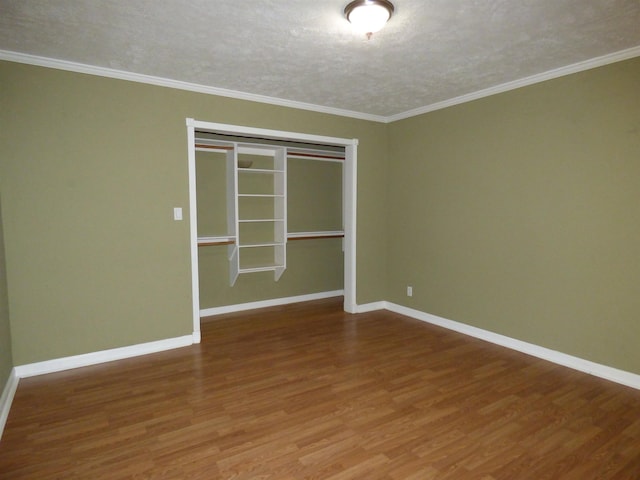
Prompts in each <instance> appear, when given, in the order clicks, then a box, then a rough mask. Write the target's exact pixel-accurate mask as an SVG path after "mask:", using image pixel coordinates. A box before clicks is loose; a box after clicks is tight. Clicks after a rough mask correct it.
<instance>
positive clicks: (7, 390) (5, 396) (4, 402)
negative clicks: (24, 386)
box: [0, 368, 19, 438]
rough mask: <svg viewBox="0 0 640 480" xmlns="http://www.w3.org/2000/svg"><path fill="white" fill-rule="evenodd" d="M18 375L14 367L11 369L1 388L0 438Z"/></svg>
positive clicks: (16, 385) (7, 416)
mask: <svg viewBox="0 0 640 480" xmlns="http://www.w3.org/2000/svg"><path fill="white" fill-rule="evenodd" d="M18 381H19V379H18V376H17V375H16V369H15V368H13V369H11V373H10V374H9V378H8V379H7V383H6V385H5V386H4V389H3V390H2V396H1V397H0V438H2V432H3V431H4V426H5V424H6V423H7V418H9V410H11V402H13V396H14V395H15V394H16V389H17V388H18Z"/></svg>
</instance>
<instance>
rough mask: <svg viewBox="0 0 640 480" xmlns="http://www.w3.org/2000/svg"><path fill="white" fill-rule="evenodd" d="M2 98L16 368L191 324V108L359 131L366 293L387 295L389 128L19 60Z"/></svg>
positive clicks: (321, 131)
mask: <svg viewBox="0 0 640 480" xmlns="http://www.w3.org/2000/svg"><path fill="white" fill-rule="evenodd" d="M0 105H1V106H2V108H0V121H1V124H2V126H3V128H2V129H1V130H2V131H0V162H1V163H0V189H1V190H2V192H3V214H4V234H5V248H6V260H7V272H8V278H9V282H10V285H11V291H10V295H9V307H10V311H11V333H12V347H13V357H14V361H15V364H16V365H22V364H27V363H31V362H37V361H43V360H48V359H53V358H60V357H65V356H69V355H75V354H81V353H87V352H92V351H98V350H104V349H109V348H115V347H121V346H126V345H132V344H137V343H142V342H148V341H153V340H159V339H164V338H171V337H176V336H181V335H186V334H190V333H191V331H192V326H191V292H190V278H191V276H190V275H191V274H190V260H189V224H188V221H182V222H176V221H173V219H172V212H173V207H176V206H182V207H183V208H184V213H185V218H188V209H187V206H188V180H187V160H186V152H187V144H186V140H187V138H186V125H185V118H186V117H193V118H196V119H198V120H205V121H212V122H219V123H229V124H236V125H246V126H251V127H259V128H269V129H274V130H285V131H295V132H304V133H312V134H316V135H327V136H335V137H344V138H358V139H359V140H360V146H359V150H358V154H359V164H358V178H359V183H358V196H359V198H358V201H359V206H358V235H359V237H358V258H357V268H358V276H359V283H358V289H357V301H358V302H359V303H367V302H371V301H376V300H380V299H382V298H384V289H385V281H384V278H385V273H386V272H385V266H384V261H380V259H381V258H384V252H385V249H386V236H385V235H384V234H381V233H380V228H379V225H380V221H381V219H384V218H386V208H387V202H386V198H385V196H384V194H383V193H381V192H384V191H385V181H386V149H387V138H386V126H385V125H382V124H377V123H373V122H368V121H363V120H356V119H351V118H343V117H337V116H332V115H328V114H321V113H315V112H308V111H303V110H296V109H290V108H285V107H277V106H273V105H266V104H259V103H253V102H247V101H241V100H235V99H230V98H224V97H215V96H211V95H204V94H198V93H193V92H186V91H180V90H174V89H169V88H162V87H155V86H150V85H144V84H137V83H133V82H126V81H120V80H114V79H108V78H101V77H95V76H90V75H83V74H77V73H71V72H64V71H57V70H53V69H46V68H40V67H34V66H28V65H21V64H16V63H11V62H0ZM301 248H303V249H304V248H307V249H308V248H313V245H311V244H309V245H308V246H306V247H301ZM321 248H325V249H332V248H334V246H331V245H328V246H324V247H321ZM292 250H293V249H292ZM296 255H297V254H296V253H295V251H292V253H291V256H290V262H293V260H294V258H295V256H296ZM225 268H227V267H225ZM289 274H291V277H293V276H294V271H293V270H291V271H288V272H287V273H285V275H289ZM225 275H226V270H225ZM322 275H324V276H326V277H331V275H333V272H322ZM283 279H284V276H283ZM323 281H324V280H323ZM329 281H330V280H327V282H329ZM260 285H261V284H250V285H245V289H249V290H247V291H248V296H249V297H251V298H252V297H253V296H255V295H254V294H255V291H256V290H258V289H259V288H261V286H260ZM251 289H253V290H254V291H253V293H252V292H251ZM290 294H291V295H295V294H297V291H292V292H291V293H290ZM285 296H286V295H285ZM234 301H235V300H234ZM238 301H241V300H238Z"/></svg>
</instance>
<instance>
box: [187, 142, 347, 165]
mask: <svg viewBox="0 0 640 480" xmlns="http://www.w3.org/2000/svg"><path fill="white" fill-rule="evenodd" d="M269 146H271V145H269ZM195 148H205V149H208V150H233V149H234V148H235V147H234V146H233V145H212V144H208V143H196V144H195ZM287 156H291V157H302V158H318V159H326V160H340V161H344V155H339V154H336V155H330V154H328V153H311V152H308V151H306V152H301V151H296V150H295V149H288V150H287Z"/></svg>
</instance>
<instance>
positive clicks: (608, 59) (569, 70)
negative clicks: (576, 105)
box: [385, 46, 640, 123]
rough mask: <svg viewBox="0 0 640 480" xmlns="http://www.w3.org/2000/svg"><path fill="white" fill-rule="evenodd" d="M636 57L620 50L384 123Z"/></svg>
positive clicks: (639, 51) (636, 51)
mask: <svg viewBox="0 0 640 480" xmlns="http://www.w3.org/2000/svg"><path fill="white" fill-rule="evenodd" d="M637 56H640V46H637V47H632V48H628V49H626V50H620V51H618V52H614V53H610V54H608V55H603V56H601V57H596V58H592V59H590V60H585V61H583V62H578V63H574V64H572V65H567V66H565V67H560V68H556V69H554V70H549V71H547V72H543V73H538V74H536V75H531V76H530V77H525V78H521V79H519V80H514V81H512V82H507V83H503V84H501V85H496V86H493V87H489V88H485V89H483V90H478V91H477V92H472V93H468V94H466V95H460V96H459V97H455V98H450V99H447V100H444V101H442V102H437V103H432V104H431V105H425V106H424V107H420V108H415V109H413V110H407V111H406V112H402V113H398V114H396V115H390V116H388V117H385V123H391V122H395V121H397V120H403V119H405V118H410V117H415V116H418V115H422V114H423V113H428V112H433V111H435V110H441V109H443V108H447V107H451V106H453V105H459V104H461V103H466V102H471V101H472V100H477V99H479V98H484V97H489V96H491V95H496V94H498V93H503V92H508V91H509V90H515V89H516V88H521V87H526V86H529V85H533V84H535V83H540V82H544V81H546V80H551V79H554V78H558V77H564V76H565V75H571V74H573V73H578V72H583V71H585V70H591V69H592V68H597V67H602V66H604V65H609V64H610V63H615V62H621V61H622V60H628V59H630V58H634V57H637Z"/></svg>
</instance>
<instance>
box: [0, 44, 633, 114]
mask: <svg viewBox="0 0 640 480" xmlns="http://www.w3.org/2000/svg"><path fill="white" fill-rule="evenodd" d="M638 56H640V45H638V46H636V47H631V48H628V49H626V50H620V51H618V52H613V53H609V54H607V55H602V56H600V57H596V58H592V59H589V60H585V61H582V62H578V63H574V64H571V65H567V66H564V67H560V68H556V69H553V70H549V71H547V72H543V73H538V74H536V75H531V76H529V77H525V78H521V79H519V80H514V81H512V82H507V83H503V84H500V85H495V86H493V87H489V88H485V89H483V90H478V91H476V92H471V93H467V94H465V95H460V96H459V97H454V98H450V99H447V100H443V101H441V102H436V103H432V104H430V105H425V106H424V107H419V108H415V109H412V110H407V111H405V112H400V113H397V114H394V115H389V116H384V115H374V114H370V113H362V112H355V111H352V110H344V109H341V108H333V107H325V106H322V105H315V104H312V103H305V102H297V101H294V100H286V99H282V98H277V97H269V96H267V95H257V94H253V93H246V92H240V91H237V90H228V89H225V88H218V87H210V86H207V85H200V84H197V83H189V82H183V81H180V80H172V79H169V78H162V77H154V76H151V75H143V74H140V73H132V72H126V71H124V70H116V69H112V68H105V67H96V66H94V65H87V64H84V63H76V62H69V61H67V60H58V59H55V58H48V57H39V56H36V55H29V54H26V53H19V52H12V51H9V50H0V60H6V61H9V62H16V63H24V64H28V65H35V66H39V67H47V68H55V69H58V70H67V71H70V72H76V73H86V74H89V75H97V76H101V77H108V78H115V79H118V80H128V81H131V82H138V83H146V84H149V85H156V86H160V87H168V88H176V89H179V90H187V91H190V92H196V93H204V94H207V95H217V96H221V97H228V98H234V99H237V100H247V101H250V102H258V103H266V104H270V105H277V106H281V107H288V108H297V109H301V110H308V111H312V112H317V113H327V114H330V115H338V116H341V117H349V118H356V119H359V120H368V121H371V122H378V123H392V122H396V121H398V120H404V119H407V118H411V117H416V116H418V115H422V114H424V113H429V112H433V111H436V110H441V109H443V108H447V107H452V106H454V105H460V104H462V103H466V102H471V101H473V100H478V99H480V98H484V97H489V96H491V95H496V94H498V93H503V92H508V91H509V90H515V89H517V88H521V87H526V86H529V85H533V84H536V83H540V82H544V81H546V80H552V79H554V78H559V77H563V76H566V75H571V74H573V73H579V72H583V71H585V70H591V69H593V68H597V67H602V66H605V65H609V64H611V63H615V62H620V61H623V60H628V59H630V58H634V57H638Z"/></svg>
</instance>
